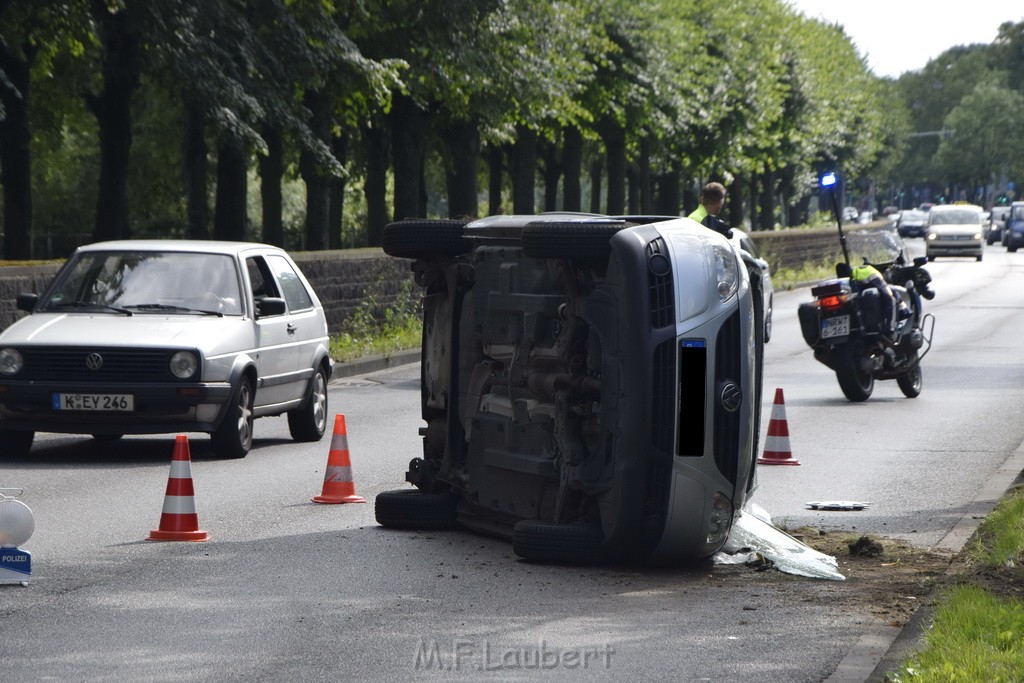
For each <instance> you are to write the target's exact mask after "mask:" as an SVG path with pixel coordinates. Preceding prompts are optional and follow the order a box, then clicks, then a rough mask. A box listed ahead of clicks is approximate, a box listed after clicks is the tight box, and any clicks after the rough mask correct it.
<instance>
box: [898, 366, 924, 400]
mask: <svg viewBox="0 0 1024 683" xmlns="http://www.w3.org/2000/svg"><path fill="white" fill-rule="evenodd" d="M896 384H898V385H900V391H902V392H903V395H904V396H906V397H907V398H917V397H918V396H920V395H921V387H923V386H924V381H923V380H922V378H921V365H920V364H918V365H915V366H914V369H913V370H908V371H907V372H905V373H903V374H902V375H900V376H899V377H897V378H896Z"/></svg>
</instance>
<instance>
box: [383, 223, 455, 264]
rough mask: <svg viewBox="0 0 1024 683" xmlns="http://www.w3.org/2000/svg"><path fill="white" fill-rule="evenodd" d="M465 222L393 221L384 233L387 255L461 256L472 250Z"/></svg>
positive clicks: (422, 256) (385, 228) (412, 256)
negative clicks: (464, 234) (464, 231)
mask: <svg viewBox="0 0 1024 683" xmlns="http://www.w3.org/2000/svg"><path fill="white" fill-rule="evenodd" d="M465 226H466V222H465V221H455V220H438V221H428V220H415V219H409V220H404V221H397V222H395V223H389V224H388V225H386V226H385V227H384V234H383V235H382V236H381V247H382V248H383V249H384V253H385V254H389V255H391V256H397V257H399V258H429V257H431V256H458V255H459V254H465V253H466V252H468V251H469V245H468V244H467V242H466V239H465V237H464V236H463V231H462V229H463V228H464V227H465Z"/></svg>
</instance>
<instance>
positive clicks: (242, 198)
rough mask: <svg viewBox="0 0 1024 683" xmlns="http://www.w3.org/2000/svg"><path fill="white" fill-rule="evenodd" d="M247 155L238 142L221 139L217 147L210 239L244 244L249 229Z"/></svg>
mask: <svg viewBox="0 0 1024 683" xmlns="http://www.w3.org/2000/svg"><path fill="white" fill-rule="evenodd" d="M248 170H249V153H248V151H247V150H246V149H245V146H244V144H243V143H242V142H241V141H239V140H230V139H222V140H221V142H220V145H219V146H218V147H217V197H216V200H215V203H214V207H213V236H214V237H215V238H216V239H219V240H234V241H237V242H244V241H246V239H247V237H246V233H247V227H248V222H249V219H248V215H247V208H248V204H247V202H248V199H247V193H248V177H247V173H248Z"/></svg>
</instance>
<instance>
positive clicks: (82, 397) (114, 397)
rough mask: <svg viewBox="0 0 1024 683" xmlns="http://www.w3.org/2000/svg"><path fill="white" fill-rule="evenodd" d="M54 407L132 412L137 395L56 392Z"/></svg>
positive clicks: (59, 408) (56, 408) (55, 408)
mask: <svg viewBox="0 0 1024 683" xmlns="http://www.w3.org/2000/svg"><path fill="white" fill-rule="evenodd" d="M53 409H54V410H93V411H100V412H115V413H130V412H131V411H133V410H135V397H134V396H133V395H132V394H54V395H53Z"/></svg>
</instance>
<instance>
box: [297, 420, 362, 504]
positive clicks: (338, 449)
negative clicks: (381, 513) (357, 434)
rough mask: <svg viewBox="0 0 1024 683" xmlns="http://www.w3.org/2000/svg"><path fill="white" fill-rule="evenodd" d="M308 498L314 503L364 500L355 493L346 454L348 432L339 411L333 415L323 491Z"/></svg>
mask: <svg viewBox="0 0 1024 683" xmlns="http://www.w3.org/2000/svg"><path fill="white" fill-rule="evenodd" d="M310 500H312V501H313V502H314V503H365V502H366V499H365V498H363V497H362V496H357V495H356V486H355V483H353V481H352V462H351V461H350V460H349V455H348V432H347V431H346V430H345V416H344V415H342V414H341V413H339V414H337V415H336V416H335V417H334V436H333V437H331V451H330V453H328V454H327V469H326V470H324V488H323V492H321V494H320V495H319V496H315V497H313V498H311V499H310Z"/></svg>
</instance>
